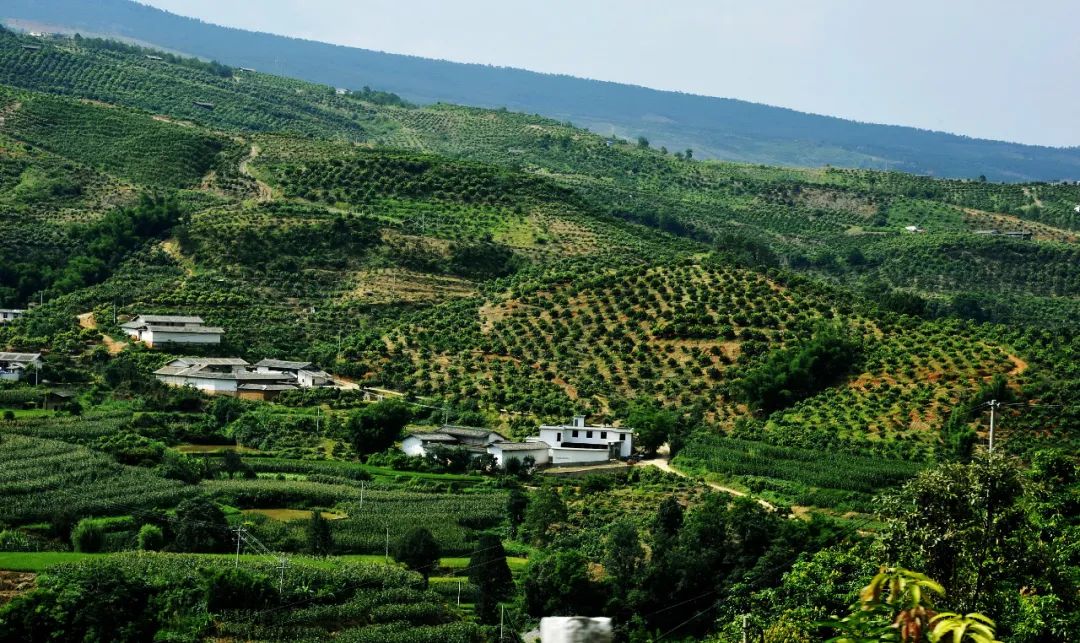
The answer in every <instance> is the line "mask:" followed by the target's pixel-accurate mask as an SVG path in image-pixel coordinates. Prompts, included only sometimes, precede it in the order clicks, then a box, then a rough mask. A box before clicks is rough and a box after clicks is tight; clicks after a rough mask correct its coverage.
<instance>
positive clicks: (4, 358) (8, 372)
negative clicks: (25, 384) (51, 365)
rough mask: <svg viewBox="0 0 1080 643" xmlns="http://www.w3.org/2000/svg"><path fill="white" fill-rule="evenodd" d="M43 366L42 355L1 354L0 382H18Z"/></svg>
mask: <svg viewBox="0 0 1080 643" xmlns="http://www.w3.org/2000/svg"><path fill="white" fill-rule="evenodd" d="M42 365H43V362H42V361H41V353H0V381H7V382H17V381H19V380H21V379H23V378H24V377H26V376H27V374H28V373H30V372H31V371H35V370H37V369H40V368H41V367H42Z"/></svg>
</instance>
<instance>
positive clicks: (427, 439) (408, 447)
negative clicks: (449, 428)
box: [401, 433, 461, 458]
mask: <svg viewBox="0 0 1080 643" xmlns="http://www.w3.org/2000/svg"><path fill="white" fill-rule="evenodd" d="M436 445H438V446H444V447H453V446H461V444H460V443H459V442H458V441H457V440H456V439H455V438H453V437H451V436H449V435H446V434H445V433H413V434H411V435H409V436H408V437H406V438H405V439H404V440H402V441H401V450H402V451H404V452H405V455H407V456H412V457H420V458H422V457H425V456H427V454H428V449H430V448H431V447H433V446H436Z"/></svg>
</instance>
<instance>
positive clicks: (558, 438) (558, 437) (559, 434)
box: [555, 433, 562, 442]
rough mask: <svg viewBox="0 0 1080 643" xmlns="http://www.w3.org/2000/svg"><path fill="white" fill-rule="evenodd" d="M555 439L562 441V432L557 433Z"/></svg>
mask: <svg viewBox="0 0 1080 643" xmlns="http://www.w3.org/2000/svg"><path fill="white" fill-rule="evenodd" d="M555 441H556V442H562V433H556V434H555Z"/></svg>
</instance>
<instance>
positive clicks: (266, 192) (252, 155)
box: [240, 143, 274, 202]
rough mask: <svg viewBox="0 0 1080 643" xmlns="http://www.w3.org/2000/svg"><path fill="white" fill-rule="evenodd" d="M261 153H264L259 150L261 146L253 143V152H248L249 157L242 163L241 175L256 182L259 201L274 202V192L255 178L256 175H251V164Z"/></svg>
mask: <svg viewBox="0 0 1080 643" xmlns="http://www.w3.org/2000/svg"><path fill="white" fill-rule="evenodd" d="M260 152H262V150H261V149H260V148H259V146H258V145H256V144H254V143H252V144H251V151H250V152H248V155H247V157H246V158H244V160H243V161H240V174H243V175H244V176H246V177H248V178H250V179H251V180H252V181H255V186H256V187H257V188H258V189H259V196H258V199H257V200H258V201H260V202H266V201H273V200H274V190H273V189H272V188H271V187H270V186H269V185H267V184H266V183H263V182H262V181H260V180H259V179H258V178H256V177H255V175H254V174H252V173H251V162H252V161H254V160H255V159H257V158H258V157H259V153H260Z"/></svg>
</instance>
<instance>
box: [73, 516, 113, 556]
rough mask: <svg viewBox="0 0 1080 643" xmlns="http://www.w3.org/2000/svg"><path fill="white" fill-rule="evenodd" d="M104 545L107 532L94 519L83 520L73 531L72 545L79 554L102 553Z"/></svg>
mask: <svg viewBox="0 0 1080 643" xmlns="http://www.w3.org/2000/svg"><path fill="white" fill-rule="evenodd" d="M104 544H105V531H104V530H103V529H102V528H101V524H100V523H99V522H98V521H96V520H94V519H93V518H83V519H82V520H80V521H79V524H77V525H75V529H72V530H71V545H72V547H74V548H75V551H77V552H82V553H84V554H94V553H97V552H99V551H101V548H102V546H103V545H104Z"/></svg>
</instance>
